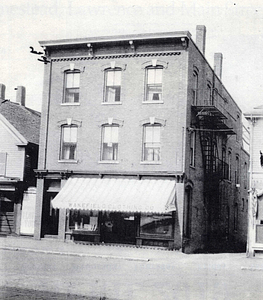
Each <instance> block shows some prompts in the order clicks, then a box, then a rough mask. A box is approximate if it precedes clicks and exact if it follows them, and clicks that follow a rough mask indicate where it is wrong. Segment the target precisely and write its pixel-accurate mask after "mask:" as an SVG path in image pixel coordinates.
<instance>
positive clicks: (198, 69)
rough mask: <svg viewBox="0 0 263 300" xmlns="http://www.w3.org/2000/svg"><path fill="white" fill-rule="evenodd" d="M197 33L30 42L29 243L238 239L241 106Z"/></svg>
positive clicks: (184, 244) (207, 243)
mask: <svg viewBox="0 0 263 300" xmlns="http://www.w3.org/2000/svg"><path fill="white" fill-rule="evenodd" d="M205 33H206V29H205V27H204V26H197V41H196V43H194V42H193V40H192V38H191V34H190V33H189V32H187V31H185V32H170V33H156V34H138V35H129V36H113V37H95V38H83V39H73V40H58V41H43V42H40V45H41V46H42V47H43V48H44V50H45V55H46V64H45V76H44V94H43V107H42V126H41V143H40V156H39V165H38V170H37V171H36V172H37V177H38V180H37V181H38V184H37V211H36V218H35V238H36V239H39V238H42V237H55V238H58V239H61V240H68V239H74V240H75V241H77V240H80V241H82V242H95V243H100V242H105V243H121V244H125V243H127V244H134V245H138V246H156V247H168V248H171V249H182V250H183V251H184V252H187V253H189V252H194V251H204V250H210V251H224V250H226V249H227V248H228V247H230V246H233V245H234V244H237V243H241V244H243V245H244V243H245V240H246V239H245V237H244V236H242V234H241V233H239V232H238V228H237V226H238V225H237V221H234V220H235V218H236V220H237V217H238V216H237V214H239V212H238V209H237V208H238V207H239V206H240V205H241V202H242V200H241V198H242V197H241V194H242V189H243V188H244V187H243V186H242V185H240V184H239V181H240V178H241V173H242V172H243V170H244V168H243V164H245V162H246V163H247V161H248V155H243V154H242V153H243V152H242V121H241V120H242V118H241V116H242V113H241V110H240V109H239V107H238V106H237V104H236V103H235V102H234V100H233V99H232V98H231V96H230V94H229V93H228V92H227V90H226V89H225V87H224V86H223V84H222V82H221V73H222V54H220V53H217V54H215V68H214V70H213V69H212V68H211V66H210V65H209V64H208V62H207V61H206V59H205V56H204V52H205ZM236 207H237V208H236ZM242 222H246V220H245V219H244V218H243V216H241V215H240V216H239V223H242Z"/></svg>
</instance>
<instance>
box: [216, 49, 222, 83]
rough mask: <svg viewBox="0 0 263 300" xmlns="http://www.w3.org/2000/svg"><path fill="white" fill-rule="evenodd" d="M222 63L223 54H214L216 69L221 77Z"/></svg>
mask: <svg viewBox="0 0 263 300" xmlns="http://www.w3.org/2000/svg"><path fill="white" fill-rule="evenodd" d="M222 63H223V54H222V53H215V54H214V71H215V73H216V75H217V76H218V77H219V78H220V79H221V78H222Z"/></svg>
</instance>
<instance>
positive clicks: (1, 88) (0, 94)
mask: <svg viewBox="0 0 263 300" xmlns="http://www.w3.org/2000/svg"><path fill="white" fill-rule="evenodd" d="M0 100H2V101H3V100H5V85H4V84H2V83H0Z"/></svg>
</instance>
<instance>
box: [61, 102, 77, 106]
mask: <svg viewBox="0 0 263 300" xmlns="http://www.w3.org/2000/svg"><path fill="white" fill-rule="evenodd" d="M79 105H80V103H79V102H77V103H61V106H79Z"/></svg>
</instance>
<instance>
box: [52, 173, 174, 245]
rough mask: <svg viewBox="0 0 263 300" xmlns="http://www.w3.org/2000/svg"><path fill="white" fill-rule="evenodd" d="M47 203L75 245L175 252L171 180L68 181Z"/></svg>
mask: <svg viewBox="0 0 263 300" xmlns="http://www.w3.org/2000/svg"><path fill="white" fill-rule="evenodd" d="M51 204H52V208H53V209H55V210H56V209H57V210H59V215H60V217H61V219H60V220H59V222H60V224H61V222H62V220H64V222H65V224H64V225H62V226H59V228H60V230H61V228H66V230H65V232H64V233H61V232H60V233H59V235H60V236H61V235H63V236H65V238H68V239H69V238H72V239H73V240H74V241H75V242H87V243H90V242H92V243H118V244H132V245H138V246H160V247H169V248H173V247H174V240H175V234H176V230H175V226H176V224H177V223H178V220H177V214H176V182H175V180H173V179H149V178H148V179H134V178H88V177H86V178H85V177H70V178H69V179H68V180H67V182H66V183H65V185H64V186H63V187H62V188H61V190H60V192H59V193H58V194H57V195H56V196H55V197H54V199H53V200H52V201H51ZM63 215H65V218H64V219H63Z"/></svg>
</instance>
